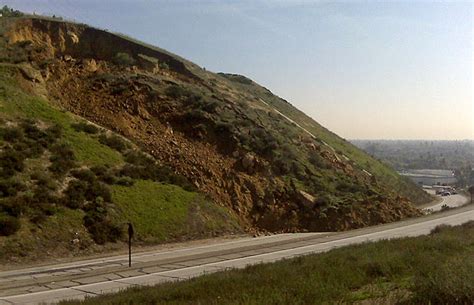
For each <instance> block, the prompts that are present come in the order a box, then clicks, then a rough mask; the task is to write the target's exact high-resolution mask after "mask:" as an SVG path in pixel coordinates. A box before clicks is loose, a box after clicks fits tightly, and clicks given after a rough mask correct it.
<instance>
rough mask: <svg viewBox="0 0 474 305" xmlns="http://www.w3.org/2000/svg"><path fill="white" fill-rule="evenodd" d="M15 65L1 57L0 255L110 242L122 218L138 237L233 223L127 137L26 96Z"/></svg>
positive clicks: (20, 258)
mask: <svg viewBox="0 0 474 305" xmlns="http://www.w3.org/2000/svg"><path fill="white" fill-rule="evenodd" d="M18 69H21V68H19V67H18V66H16V65H12V64H0V122H1V127H0V249H1V251H0V262H7V261H8V262H13V263H22V262H24V261H30V260H41V259H44V258H51V257H60V256H69V255H82V254H85V253H92V252H95V251H103V250H104V249H108V248H118V247H121V245H122V244H121V241H122V240H124V238H125V236H124V234H123V232H124V230H123V229H124V228H125V226H124V224H125V223H126V222H129V221H131V222H132V223H133V224H134V225H135V226H136V228H137V241H138V242H141V243H152V242H153V243H156V242H166V241H174V240H181V239H186V238H189V236H191V237H205V236H213V235H215V234H222V233H224V232H236V231H239V228H238V224H237V222H236V221H235V219H234V218H233V217H232V216H231V215H230V214H229V212H228V211H225V210H224V211H222V210H221V209H220V208H217V207H215V206H214V205H212V204H210V203H209V200H208V199H207V198H205V197H204V196H203V195H201V194H198V193H197V192H196V190H195V188H194V187H193V186H192V185H191V184H190V183H189V182H188V181H187V180H186V179H185V178H184V177H182V176H179V175H176V174H175V173H173V172H172V171H171V170H170V169H169V168H168V167H166V166H163V165H159V164H157V163H156V162H155V160H153V159H152V158H151V157H150V156H148V155H147V154H145V153H143V152H142V151H141V150H140V149H139V148H138V147H136V146H135V145H133V144H132V143H130V142H128V141H127V140H125V139H123V138H122V137H120V136H118V135H115V134H113V133H111V132H110V131H107V130H105V129H103V128H100V127H97V126H95V125H92V124H90V123H88V122H86V121H84V120H82V119H80V118H78V117H75V116H73V115H71V114H70V113H67V112H64V111H61V110H58V109H56V108H55V107H53V106H51V104H50V103H48V101H47V100H45V99H43V98H40V97H37V96H35V95H31V94H27V93H26V92H25V90H24V89H22V86H21V79H20V80H18V78H17V76H18ZM138 209H142V212H141V213H138V214H137V213H134V211H136V210H138ZM196 209H198V210H199V215H196V214H197V213H196V212H195V211H196ZM150 216H152V217H153V218H152V219H150ZM198 216H199V217H198ZM150 229H151V231H150ZM191 230H192V233H193V234H189V233H190V231H191ZM40 249H41V251H40Z"/></svg>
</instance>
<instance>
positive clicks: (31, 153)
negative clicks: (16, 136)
mask: <svg viewBox="0 0 474 305" xmlns="http://www.w3.org/2000/svg"><path fill="white" fill-rule="evenodd" d="M13 149H14V150H15V151H17V152H18V153H21V154H22V155H23V157H24V158H38V157H40V156H41V155H42V154H43V152H44V147H43V146H42V145H41V144H40V143H39V142H38V141H34V140H31V139H24V140H23V141H22V142H16V143H14V144H13Z"/></svg>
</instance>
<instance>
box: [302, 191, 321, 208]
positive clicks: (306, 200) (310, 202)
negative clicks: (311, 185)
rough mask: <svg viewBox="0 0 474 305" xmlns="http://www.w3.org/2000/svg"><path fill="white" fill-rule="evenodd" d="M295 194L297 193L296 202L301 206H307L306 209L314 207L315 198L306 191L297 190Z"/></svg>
mask: <svg viewBox="0 0 474 305" xmlns="http://www.w3.org/2000/svg"><path fill="white" fill-rule="evenodd" d="M297 195H298V203H299V204H300V205H301V206H303V207H304V208H307V209H313V208H314V205H315V202H316V198H315V197H314V196H313V195H311V194H308V193H306V192H305V191H302V190H299V191H297Z"/></svg>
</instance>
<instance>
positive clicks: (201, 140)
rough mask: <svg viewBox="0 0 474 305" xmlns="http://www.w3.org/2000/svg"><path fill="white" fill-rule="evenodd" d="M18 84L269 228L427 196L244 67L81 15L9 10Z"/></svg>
mask: <svg viewBox="0 0 474 305" xmlns="http://www.w3.org/2000/svg"><path fill="white" fill-rule="evenodd" d="M2 22H3V25H2V26H3V34H2V35H3V36H2V45H1V47H2V48H3V49H4V53H3V54H4V55H3V58H2V61H3V62H4V64H3V65H10V66H14V67H15V69H16V70H15V71H17V74H16V76H15V77H16V79H17V80H18V83H19V84H20V85H21V88H22V90H24V91H26V92H28V93H29V94H31V95H38V96H42V97H45V98H47V99H48V100H49V101H50V103H52V104H53V105H55V106H56V107H59V108H61V109H64V110H67V111H69V112H72V113H74V114H76V115H79V116H81V117H83V118H86V119H87V120H89V121H91V122H94V123H96V124H98V125H100V126H103V127H105V128H108V129H110V130H112V131H114V132H117V133H119V134H121V135H123V136H125V137H126V138H128V139H129V140H131V141H132V142H133V143H135V144H136V145H138V146H139V147H141V148H142V149H143V150H145V151H146V152H148V153H149V154H150V155H152V156H153V157H154V158H155V159H156V160H157V161H158V162H159V164H163V165H165V166H169V167H170V168H171V169H173V171H174V173H175V174H177V175H180V176H181V175H182V176H184V177H186V178H187V179H188V180H189V181H190V182H191V183H192V184H193V186H194V187H195V188H196V189H198V190H199V191H200V192H201V193H204V194H206V195H207V196H209V198H210V199H211V200H212V201H213V202H214V203H215V204H216V205H219V206H221V207H223V208H225V209H228V210H229V211H231V213H232V214H233V215H236V217H238V218H239V220H240V223H241V226H242V227H245V228H248V229H252V228H257V229H259V230H269V231H273V232H280V231H284V232H293V231H307V230H346V229H350V228H358V227H363V226H367V225H372V224H378V223H384V222H390V221H395V220H398V219H401V218H405V217H411V216H417V215H419V214H420V212H419V211H418V210H417V209H416V208H415V207H414V205H413V204H412V202H417V203H419V202H425V201H427V200H429V199H430V198H429V196H428V195H426V194H425V193H424V192H423V191H421V190H420V189H418V188H417V187H416V186H415V185H413V184H412V183H410V182H408V181H405V180H403V179H402V178H401V177H400V176H398V175H397V174H396V173H395V172H394V171H393V170H392V169H390V168H388V167H386V166H385V165H383V164H381V163H380V162H378V161H376V160H374V159H372V158H371V157H369V156H368V155H366V154H365V153H363V152H362V151H360V150H358V149H357V148H355V147H354V146H352V145H350V144H349V143H347V142H346V141H344V140H343V139H341V138H339V137H337V136H336V135H334V134H332V133H331V132H329V131H327V130H326V129H324V128H323V127H321V126H320V125H319V124H317V123H316V122H314V121H313V120H312V119H310V118H309V117H307V116H305V115H304V114H303V113H301V112H299V111H298V110H297V109H296V108H294V107H293V106H291V105H290V104H289V103H287V102H286V101H284V100H282V99H280V98H278V97H276V96H274V95H273V94H272V93H271V92H270V91H268V90H266V89H265V88H262V87H260V86H258V85H257V84H255V83H254V82H252V81H250V80H249V79H247V78H245V77H242V76H238V75H230V74H214V73H210V72H208V71H205V70H203V69H201V68H199V67H198V66H196V65H195V64H192V63H190V62H188V61H186V60H184V59H181V58H179V57H177V56H175V55H173V54H170V53H168V52H166V51H163V50H161V49H158V48H154V47H151V46H147V45H144V44H140V43H138V42H135V41H132V40H130V39H127V38H124V37H121V36H118V35H115V34H111V33H109V32H106V31H102V30H98V29H93V28H90V27H87V26H85V25H79V24H72V23H66V22H61V21H55V20H46V19H30V18H17V19H4V20H2Z"/></svg>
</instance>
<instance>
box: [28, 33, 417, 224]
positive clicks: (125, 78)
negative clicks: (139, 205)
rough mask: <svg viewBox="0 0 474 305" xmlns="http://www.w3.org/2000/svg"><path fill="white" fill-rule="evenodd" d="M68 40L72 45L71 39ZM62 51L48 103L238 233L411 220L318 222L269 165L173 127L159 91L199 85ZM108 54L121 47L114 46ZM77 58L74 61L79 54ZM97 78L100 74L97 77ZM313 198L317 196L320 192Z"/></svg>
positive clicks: (369, 217)
mask: <svg viewBox="0 0 474 305" xmlns="http://www.w3.org/2000/svg"><path fill="white" fill-rule="evenodd" d="M63 33H65V31H63ZM45 35H46V34H45ZM69 37H70V39H71V40H74V38H73V35H69ZM41 38H42V40H41V41H48V39H50V40H52V39H57V38H55V37H54V36H48V37H46V36H41ZM43 38H44V39H43ZM67 39H68V38H67V37H66V40H67ZM81 39H82V41H81V44H82V43H84V42H85V40H86V37H84V36H82V35H81ZM35 41H36V40H35ZM37 41H40V40H39V39H38V40H37ZM73 43H74V41H73ZM76 43H77V42H76ZM60 46H61V44H60V43H57V42H56V43H53V42H52V43H51V50H53V48H57V49H55V50H54V52H52V54H53V56H56V57H52V58H53V59H54V60H56V61H57V62H56V61H55V63H54V65H51V66H50V67H48V69H49V70H48V75H50V76H49V77H48V79H47V81H45V84H46V86H47V88H48V93H49V97H50V98H51V97H52V98H55V99H56V100H57V101H58V102H59V103H60V104H61V106H63V107H64V108H65V109H67V110H69V111H71V112H73V113H75V114H78V115H81V116H84V117H85V118H87V119H89V120H91V121H93V122H95V123H97V124H99V125H102V126H104V127H107V128H109V129H111V130H114V131H116V132H118V133H121V134H122V135H126V136H127V137H128V138H129V139H131V140H133V141H134V142H135V143H136V144H138V145H140V146H142V147H143V148H144V149H145V150H147V151H149V152H151V153H152V155H153V156H154V157H155V158H156V159H157V160H158V161H159V162H161V163H163V164H166V165H167V166H169V167H171V168H172V169H173V170H174V171H175V172H176V173H179V174H182V175H184V176H186V177H187V178H188V179H189V180H190V181H191V182H192V183H194V185H195V186H196V187H197V188H198V189H199V190H200V191H201V192H203V193H205V194H207V195H208V196H209V197H210V198H211V199H212V200H213V201H214V202H215V203H216V204H218V205H220V206H225V207H227V208H229V209H232V210H233V212H234V213H235V214H237V215H238V217H239V218H240V220H241V221H242V224H243V226H244V227H247V228H253V229H255V230H271V231H273V232H296V231H299V232H302V231H304V230H306V229H310V230H340V229H347V228H350V227H360V226H364V225H369V224H376V223H380V222H385V221H390V220H391V219H395V218H399V217H401V216H400V214H403V217H407V216H413V215H414V214H416V210H410V209H408V208H407V206H409V203H404V202H400V203H397V204H398V205H399V206H400V208H397V206H395V205H394V203H393V202H392V201H391V200H388V202H387V203H386V204H385V203H384V205H383V209H382V208H380V207H379V206H377V205H376V204H375V203H373V202H370V203H366V204H357V203H356V202H355V203H354V207H351V209H352V210H351V211H352V212H353V213H350V212H351V211H349V212H348V211H346V210H344V209H342V208H340V209H334V210H331V211H329V212H327V213H326V212H325V213H326V214H327V217H326V218H324V219H322V218H319V215H320V207H318V206H317V205H316V203H315V202H316V200H315V196H313V195H311V194H309V193H307V192H305V191H299V190H297V188H296V187H290V186H289V185H288V183H287V181H285V180H283V179H284V178H283V177H279V176H277V177H275V174H274V173H272V170H271V169H272V167H271V164H270V163H269V162H270V161H268V160H267V159H264V157H261V156H260V155H257V154H254V153H252V152H246V151H245V150H244V149H243V148H235V147H225V148H226V149H227V148H228V149H229V150H224V151H225V152H222V151H221V150H219V149H218V148H217V147H216V145H215V143H214V142H211V141H207V140H209V139H207V138H206V136H207V134H206V133H202V135H201V136H200V137H196V136H195V135H194V134H193V135H192V136H190V134H189V133H187V132H188V131H187V130H184V131H183V128H182V126H183V125H186V124H187V125H189V124H192V123H190V122H183V121H178V120H177V118H180V115H182V112H183V109H181V108H180V105H178V104H177V103H175V102H174V101H170V100H169V98H168V97H167V95H166V94H164V93H163V92H164V91H163V90H162V89H163V88H165V87H166V86H170V85H173V84H175V85H176V84H181V83H184V84H186V86H190V87H192V86H196V87H197V86H200V85H199V83H198V81H196V79H194V78H191V77H189V76H188V75H187V74H182V73H181V74H177V73H175V74H173V72H172V71H174V70H173V68H172V67H171V68H170V70H169V72H168V74H166V75H164V74H163V71H158V70H157V71H155V70H153V72H154V73H155V72H156V73H158V74H160V75H151V74H150V72H149V71H146V70H142V68H141V67H140V65H138V66H129V67H126V68H124V67H116V66H115V65H114V64H112V63H110V62H108V61H107V60H106V59H104V58H103V57H100V58H101V60H100V61H99V59H97V58H99V57H97V58H95V59H94V58H89V59H83V60H82V61H80V63H81V64H80V65H79V64H76V62H75V61H76V60H75V59H74V58H72V56H69V55H64V56H63V58H61V57H59V56H57V54H64V52H65V50H63V49H60ZM110 47H111V48H119V47H120V44H117V45H110ZM103 51H104V52H105V51H107V50H103ZM114 52H116V49H114ZM71 54H76V53H71ZM114 54H115V53H114ZM74 56H76V55H74ZM87 56H93V55H89V54H88V55H87ZM77 58H80V56H79V55H77ZM78 61H79V60H78ZM150 67H152V65H150ZM97 71H100V74H99V73H95V72H97ZM91 73H94V74H95V75H91ZM22 74H23V75H24V77H25V78H26V79H29V80H31V81H35V82H36V81H42V80H41V78H40V77H37V76H36V74H35V71H29V70H27V71H22ZM131 75H133V76H131ZM137 75H141V76H143V75H146V76H147V77H149V79H146V82H143V83H139V82H137V81H136V77H137ZM40 76H41V74H40ZM97 76H103V77H97ZM109 78H110V79H113V80H119V81H120V84H124V86H125V87H126V88H125V90H122V91H121V90H115V92H114V93H112V92H113V91H114V90H113V89H116V87H115V85H114V83H113V81H110V80H108V79H109ZM132 78H133V79H132ZM43 81H44V80H43ZM150 83H152V84H153V86H152V87H153V90H156V92H153V93H154V94H153V95H152V94H150V87H149V86H150ZM131 84H134V85H133V86H132V85H131ZM218 85H219V84H217V85H216V86H213V87H212V90H218V89H219V86H218ZM145 87H146V88H145ZM155 87H156V88H158V89H156V88H155ZM147 88H148V89H147ZM199 88H200V89H203V90H207V89H204V87H199ZM208 89H209V88H208ZM212 92H214V91H212ZM221 93H222V92H221ZM229 98H230V99H231V100H230V101H229V102H228V104H226V105H225V107H227V109H230V110H232V111H235V112H236V113H237V114H238V111H237V108H236V107H231V105H232V103H237V102H238V101H240V100H242V101H244V102H246V99H247V98H248V96H246V95H245V94H244V93H241V92H233V93H232V94H231V95H229ZM239 111H240V110H239ZM168 122H169V123H168ZM254 123H255V124H257V125H260V128H264V127H265V126H263V125H264V124H263V123H262V122H259V123H257V122H254ZM171 126H173V127H171ZM173 129H174V130H173ZM232 137H235V136H234V135H232ZM295 139H296V140H298V141H296V144H298V143H303V145H301V146H300V149H304V150H306V151H307V152H309V153H318V154H320V155H321V156H322V157H323V158H324V159H325V161H327V162H328V163H330V165H332V168H333V169H334V171H337V172H338V173H342V174H347V175H349V176H351V177H353V175H355V174H354V172H356V173H357V174H358V173H359V171H360V170H359V169H357V167H354V168H352V166H350V165H349V162H348V161H347V160H346V158H338V156H337V154H336V152H335V151H334V150H333V149H330V147H329V146H328V145H326V146H327V147H325V146H324V145H323V144H321V143H324V142H322V141H321V140H318V139H317V138H315V137H314V136H312V135H310V136H307V135H304V136H301V137H299V138H295ZM235 142H237V140H236V141H235ZM325 163H326V162H325ZM236 169H240V170H236ZM362 175H363V176H365V177H363V178H360V177H359V178H360V179H364V181H365V180H367V181H366V182H367V183H369V180H370V179H371V178H372V179H374V178H373V176H370V175H367V173H366V174H362ZM359 176H360V175H359ZM311 191H313V190H311ZM318 191H319V190H314V192H318ZM316 194H318V196H319V193H316ZM318 196H316V197H318ZM381 199H383V200H386V198H381ZM351 204H352V203H351ZM369 207H370V209H372V210H377V209H380V210H381V211H379V212H380V213H381V214H382V216H378V214H376V213H369V212H368V209H369ZM305 221H306V222H305ZM257 228H258V229H257Z"/></svg>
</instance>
